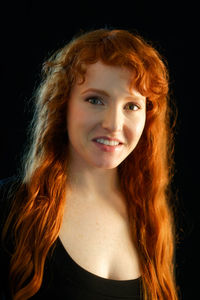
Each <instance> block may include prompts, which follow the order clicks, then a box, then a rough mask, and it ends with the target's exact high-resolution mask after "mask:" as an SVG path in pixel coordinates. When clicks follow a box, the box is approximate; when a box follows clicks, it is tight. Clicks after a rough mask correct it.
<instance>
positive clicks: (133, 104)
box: [128, 103, 140, 111]
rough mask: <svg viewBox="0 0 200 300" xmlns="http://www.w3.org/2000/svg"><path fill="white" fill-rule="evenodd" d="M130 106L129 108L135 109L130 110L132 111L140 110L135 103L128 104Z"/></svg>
mask: <svg viewBox="0 0 200 300" xmlns="http://www.w3.org/2000/svg"><path fill="white" fill-rule="evenodd" d="M128 106H129V107H130V106H132V107H133V109H130V110H132V111H136V110H138V109H140V108H139V106H138V105H136V104H135V103H128Z"/></svg>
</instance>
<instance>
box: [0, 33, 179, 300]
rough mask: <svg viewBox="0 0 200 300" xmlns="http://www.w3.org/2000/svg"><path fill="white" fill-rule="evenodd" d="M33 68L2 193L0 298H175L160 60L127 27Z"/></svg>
mask: <svg viewBox="0 0 200 300" xmlns="http://www.w3.org/2000/svg"><path fill="white" fill-rule="evenodd" d="M43 71H44V79H43V81H42V83H41V85H40V87H39V88H38V91H37V94H36V97H35V101H36V102H35V114H34V118H33V122H32V123H31V126H30V128H31V132H32V134H31V141H30V146H29V150H28V151H27V154H26V156H25V157H24V162H23V171H22V172H21V174H22V175H21V176H20V178H18V179H17V178H16V179H12V183H11V185H12V189H11V188H10V190H12V193H9V194H8V193H7V194H6V193H5V190H6V186H10V182H9V181H7V183H5V184H3V187H2V189H3V190H4V196H2V199H4V200H1V202H2V207H4V209H3V210H4V212H5V211H7V214H8V216H7V214H6V213H4V215H6V217H5V216H4V219H6V222H2V223H3V225H4V227H3V234H2V240H3V248H2V249H4V250H2V255H1V256H2V261H3V263H4V278H5V279H4V282H3V286H4V287H5V286H7V290H8V291H7V292H6V291H4V294H5V295H7V297H9V296H8V294H9V293H10V297H11V299H14V300H22V299H23V300H25V299H29V298H31V299H48V298H51V297H53V298H54V299H87V300H88V299H97V300H98V299H153V300H156V299H168V300H169V299H172V300H175V299H177V293H176V284H175V279H174V263H173V262H174V225H173V213H172V209H171V202H170V201H171V200H172V201H173V199H170V180H171V177H172V175H173V155H172V152H173V151H172V149H173V132H172V129H171V126H170V112H171V107H170V103H169V97H168V72H167V69H166V66H165V64H164V62H163V60H162V59H161V57H160V55H159V54H158V52H157V51H156V50H155V49H154V48H153V47H152V46H151V45H150V44H148V43H147V42H145V41H144V40H143V39H142V38H141V37H139V36H136V35H134V34H132V33H131V32H128V31H126V30H109V29H99V30H95V31H91V32H87V33H85V34H82V35H81V36H79V37H76V38H74V39H73V40H72V41H71V42H70V43H69V44H67V45H66V46H65V47H64V48H62V49H61V50H59V51H58V52H57V53H55V54H54V55H53V56H52V57H51V58H50V59H49V60H48V61H46V62H45V63H44V69H43ZM13 183H14V184H15V187H13ZM5 195H6V196H5ZM5 198H6V200H7V201H5ZM8 199H9V200H10V201H9V200H8ZM5 203H7V204H5ZM8 203H9V205H8ZM5 206H6V208H5ZM8 212H9V213H8ZM4 223H5V224H4ZM7 269H9V274H8V275H5V274H7V273H6V272H8V271H7ZM9 291H10V292H9Z"/></svg>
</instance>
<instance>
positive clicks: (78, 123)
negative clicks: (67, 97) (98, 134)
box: [67, 106, 95, 135]
mask: <svg viewBox="0 0 200 300" xmlns="http://www.w3.org/2000/svg"><path fill="white" fill-rule="evenodd" d="M94 124H95V118H92V117H91V114H88V113H87V111H85V110H83V109H81V108H80V107H79V108H78V107H75V106H73V107H70V108H69V109H68V113H67V129H68V131H73V132H75V133H76V135H78V134H79V133H81V132H83V131H87V130H89V129H91V127H92V126H94Z"/></svg>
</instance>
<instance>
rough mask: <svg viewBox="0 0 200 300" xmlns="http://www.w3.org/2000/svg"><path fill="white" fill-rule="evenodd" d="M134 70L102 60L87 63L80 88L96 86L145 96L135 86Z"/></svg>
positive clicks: (79, 84) (78, 83)
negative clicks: (107, 63)
mask: <svg viewBox="0 0 200 300" xmlns="http://www.w3.org/2000/svg"><path fill="white" fill-rule="evenodd" d="M134 76H135V74H134V71H130V70H129V69H127V68H125V67H119V66H110V65H106V64H104V63H102V62H100V61H98V62H97V63H94V64H91V65H87V66H86V73H85V75H84V79H85V80H84V82H82V81H81V80H80V81H77V86H78V88H79V89H81V90H83V89H85V88H96V89H104V90H107V91H113V93H114V92H116V93H117V92H118V93H119V92H126V93H129V94H134V95H135V96H141V97H143V96H142V95H141V94H140V93H139V92H138V91H137V90H136V89H135V88H134V84H133V82H134Z"/></svg>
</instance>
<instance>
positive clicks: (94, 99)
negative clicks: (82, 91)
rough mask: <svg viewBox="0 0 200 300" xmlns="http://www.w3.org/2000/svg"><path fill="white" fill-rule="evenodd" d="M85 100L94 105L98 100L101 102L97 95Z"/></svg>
mask: <svg viewBox="0 0 200 300" xmlns="http://www.w3.org/2000/svg"><path fill="white" fill-rule="evenodd" d="M85 101H87V102H89V103H91V104H93V105H95V104H99V102H101V103H102V101H101V99H100V98H99V97H89V98H87V99H86V100H85Z"/></svg>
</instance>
